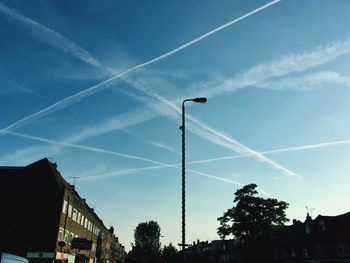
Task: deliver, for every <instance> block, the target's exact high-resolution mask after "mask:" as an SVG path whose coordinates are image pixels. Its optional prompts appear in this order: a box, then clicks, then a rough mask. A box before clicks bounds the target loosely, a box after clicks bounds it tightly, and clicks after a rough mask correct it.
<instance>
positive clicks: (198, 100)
mask: <svg viewBox="0 0 350 263" xmlns="http://www.w3.org/2000/svg"><path fill="white" fill-rule="evenodd" d="M192 101H193V102H197V103H206V102H207V98H194V99H193V100H192Z"/></svg>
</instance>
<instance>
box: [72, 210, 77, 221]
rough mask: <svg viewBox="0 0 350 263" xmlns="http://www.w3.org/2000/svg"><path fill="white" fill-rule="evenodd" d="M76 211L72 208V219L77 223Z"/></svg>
mask: <svg viewBox="0 0 350 263" xmlns="http://www.w3.org/2000/svg"><path fill="white" fill-rule="evenodd" d="M77 215H78V210H77V209H75V208H74V207H73V213H72V219H73V220H74V221H75V222H77Z"/></svg>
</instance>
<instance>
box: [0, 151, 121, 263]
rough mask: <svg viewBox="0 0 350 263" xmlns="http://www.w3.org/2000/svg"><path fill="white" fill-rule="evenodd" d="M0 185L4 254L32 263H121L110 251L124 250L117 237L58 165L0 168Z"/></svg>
mask: <svg viewBox="0 0 350 263" xmlns="http://www.w3.org/2000/svg"><path fill="white" fill-rule="evenodd" d="M0 184H1V186H2V187H1V191H0V206H1V207H2V208H3V213H2V216H1V223H0V251H6V252H11V253H14V254H17V255H21V256H25V257H27V258H28V259H29V260H30V262H52V261H54V260H59V261H68V262H69V263H70V262H89V263H93V262H96V263H106V262H111V261H115V262H117V261H116V260H113V259H112V257H111V246H113V247H116V246H117V247H121V245H120V244H119V242H118V240H117V239H115V236H114V233H113V231H111V229H107V228H106V226H105V225H104V223H103V221H102V220H101V219H100V218H99V217H98V215H97V214H96V213H95V211H94V209H93V208H91V207H90V206H89V205H88V204H87V203H86V201H85V199H83V198H81V197H80V196H79V194H78V193H77V191H76V190H75V189H74V186H72V185H70V184H69V183H67V182H66V181H65V180H64V178H63V177H62V176H61V175H60V173H59V171H58V170H57V165H56V164H55V163H51V162H50V161H49V160H48V159H46V158H45V159H42V160H40V161H37V162H35V163H33V164H30V165H28V166H25V167H0ZM116 242H117V244H116ZM119 250H121V249H119ZM119 250H118V251H119ZM114 256H115V258H116V255H114ZM117 256H118V255H117Z"/></svg>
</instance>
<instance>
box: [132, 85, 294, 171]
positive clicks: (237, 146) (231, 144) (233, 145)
mask: <svg viewBox="0 0 350 263" xmlns="http://www.w3.org/2000/svg"><path fill="white" fill-rule="evenodd" d="M134 86H135V85H134ZM141 90H142V91H143V92H144V93H146V94H148V95H149V96H151V97H153V98H156V99H157V100H159V101H161V102H163V103H164V104H165V105H167V106H168V107H170V108H171V109H173V110H174V111H175V112H177V113H178V114H181V110H180V109H179V108H178V107H177V106H176V105H174V104H173V103H172V102H171V101H169V100H167V99H166V98H164V97H162V96H160V95H158V94H156V93H154V92H152V91H150V90H149V89H141ZM187 119H189V120H190V121H192V122H193V123H195V124H196V125H197V126H198V127H200V128H201V129H197V132H196V134H198V135H200V136H202V137H204V138H206V139H209V140H210V141H212V142H215V143H216V144H220V145H221V146H224V147H226V148H229V149H231V150H233V151H235V152H238V153H240V154H243V155H249V156H252V157H254V158H255V159H257V160H259V161H262V162H265V163H267V164H270V165H271V166H272V167H274V168H275V169H277V170H279V171H280V172H282V173H284V174H285V175H287V176H295V177H301V176H300V175H297V174H296V173H294V172H292V171H291V170H289V169H287V168H285V167H283V166H282V165H280V164H278V163H276V162H274V161H273V160H270V159H269V158H267V157H265V156H264V155H263V154H261V153H259V152H257V151H255V150H253V149H251V148H249V147H247V146H245V145H243V144H241V143H240V142H238V141H236V140H235V139H233V138H231V137H229V136H227V135H224V134H223V133H221V132H219V131H218V130H215V129H213V128H211V127H209V126H208V125H205V124H204V123H203V122H201V121H199V120H197V119H196V118H194V117H192V116H191V115H189V114H187ZM204 131H207V132H209V133H210V134H211V135H209V134H208V133H207V134H204V133H203V132H204ZM212 135H214V136H217V137H218V138H219V139H220V140H217V139H216V138H213V136H212ZM222 140H224V141H223V142H222Z"/></svg>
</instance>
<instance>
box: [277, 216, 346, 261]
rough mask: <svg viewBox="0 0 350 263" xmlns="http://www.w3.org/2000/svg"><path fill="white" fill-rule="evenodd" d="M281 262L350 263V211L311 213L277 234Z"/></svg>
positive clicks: (294, 221) (278, 253) (278, 254)
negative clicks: (312, 215) (332, 213)
mask: <svg viewBox="0 0 350 263" xmlns="http://www.w3.org/2000/svg"><path fill="white" fill-rule="evenodd" d="M276 241H277V242H276V245H275V249H276V257H277V258H278V259H279V262H284V263H294V262H305V263H306V262H312V263H321V262H324V263H326V262H327V263H330V262H336V263H350V212H348V213H345V214H342V215H338V216H322V215H319V216H317V217H316V218H315V219H312V218H311V217H310V215H309V214H307V217H306V220H305V221H304V222H301V221H297V220H293V225H290V226H286V227H284V229H283V230H281V231H280V233H279V234H278V236H277V237H276Z"/></svg>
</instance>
